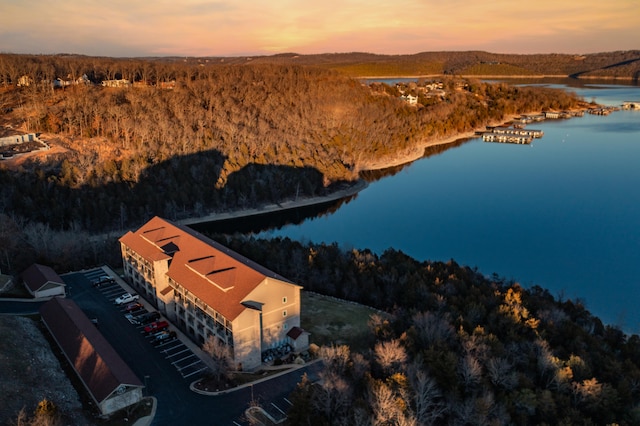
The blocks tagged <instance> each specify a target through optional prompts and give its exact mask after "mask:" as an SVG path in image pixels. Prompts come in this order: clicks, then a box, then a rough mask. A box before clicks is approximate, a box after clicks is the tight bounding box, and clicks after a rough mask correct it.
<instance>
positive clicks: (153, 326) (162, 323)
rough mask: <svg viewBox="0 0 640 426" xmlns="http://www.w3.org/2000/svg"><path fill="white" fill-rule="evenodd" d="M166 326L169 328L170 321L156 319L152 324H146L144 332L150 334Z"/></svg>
mask: <svg viewBox="0 0 640 426" xmlns="http://www.w3.org/2000/svg"><path fill="white" fill-rule="evenodd" d="M165 328H169V323H168V322H166V321H156V322H152V323H151V324H149V325H148V326H146V327H145V328H144V332H145V333H147V334H149V333H155V332H158V331H161V330H164V329H165Z"/></svg>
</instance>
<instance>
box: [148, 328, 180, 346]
mask: <svg viewBox="0 0 640 426" xmlns="http://www.w3.org/2000/svg"><path fill="white" fill-rule="evenodd" d="M175 338H176V332H175V331H167V330H164V331H161V332H159V333H156V334H154V336H153V340H152V341H153V343H154V344H158V343H161V342H164V341H169V340H173V339H175Z"/></svg>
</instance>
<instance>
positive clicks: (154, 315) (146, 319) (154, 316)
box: [136, 312, 160, 324]
mask: <svg viewBox="0 0 640 426" xmlns="http://www.w3.org/2000/svg"><path fill="white" fill-rule="evenodd" d="M159 319H160V313H159V312H147V313H146V314H143V315H140V316H139V317H137V318H136V321H137V322H138V323H139V324H149V323H150V322H154V321H158V320H159Z"/></svg>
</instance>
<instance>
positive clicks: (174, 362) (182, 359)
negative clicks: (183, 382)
mask: <svg viewBox="0 0 640 426" xmlns="http://www.w3.org/2000/svg"><path fill="white" fill-rule="evenodd" d="M192 356H195V355H194V354H191V355H189V356H185V357H184V358H180V359H179V360H177V361H173V362H172V363H171V365H176V364H177V363H179V362H182V361H184V360H185V359H189V358H191V357H192ZM196 358H197V357H196Z"/></svg>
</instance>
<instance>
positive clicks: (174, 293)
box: [120, 217, 301, 370]
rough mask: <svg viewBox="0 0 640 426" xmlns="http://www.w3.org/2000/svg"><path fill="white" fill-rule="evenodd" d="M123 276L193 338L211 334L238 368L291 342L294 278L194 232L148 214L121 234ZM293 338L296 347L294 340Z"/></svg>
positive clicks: (295, 324) (295, 320)
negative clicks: (139, 224)
mask: <svg viewBox="0 0 640 426" xmlns="http://www.w3.org/2000/svg"><path fill="white" fill-rule="evenodd" d="M120 245H121V250H122V260H123V264H124V274H125V277H126V278H127V279H128V280H129V282H130V283H132V284H133V286H134V287H135V288H137V289H138V290H139V291H140V293H141V294H142V295H143V296H145V298H146V299H147V300H149V301H150V302H152V303H154V304H155V305H156V306H157V308H158V310H159V311H161V312H162V313H163V314H164V315H165V316H166V317H167V318H168V319H169V320H171V321H172V322H174V323H175V324H176V325H178V327H180V328H181V329H183V330H184V331H185V332H186V333H187V334H189V335H190V337H191V338H192V339H193V340H194V341H196V342H197V343H199V344H202V343H204V342H205V341H206V340H207V339H208V338H209V337H210V336H215V337H217V338H219V339H220V340H221V341H223V342H224V343H226V344H227V345H228V346H229V347H230V348H232V353H233V358H234V361H235V364H236V367H237V368H238V369H246V370H252V369H255V368H257V367H259V366H260V365H261V363H262V353H263V352H264V351H266V350H268V349H273V348H277V347H279V346H282V345H285V344H287V343H292V342H291V339H292V336H291V334H289V335H287V333H289V332H290V331H291V330H292V329H294V328H295V329H298V328H299V327H300V289H301V287H300V286H299V285H296V284H294V283H292V282H291V281H289V280H287V279H286V278H284V277H282V276H280V275H278V274H276V273H275V272H273V271H270V270H268V269H267V268H265V267H263V266H260V265H258V264H257V263H255V262H253V261H251V260H249V259H247V258H245V257H244V256H241V255H240V254H238V253H235V252H234V251H232V250H230V249H228V248H226V247H224V246H223V245H221V244H219V243H217V242H216V241H213V240H211V239H209V238H207V237H205V236H204V235H201V234H199V233H198V232H196V231H194V230H192V229H190V228H187V227H184V226H180V225H177V224H174V223H172V222H170V221H168V220H165V219H162V218H159V217H154V218H153V219H151V220H150V221H149V222H147V223H146V224H145V225H143V226H142V227H141V228H140V229H138V230H137V231H135V232H128V233H127V234H125V235H124V236H122V237H121V238H120ZM296 343H297V344H295V345H292V346H294V347H295V348H299V347H300V342H296Z"/></svg>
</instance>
